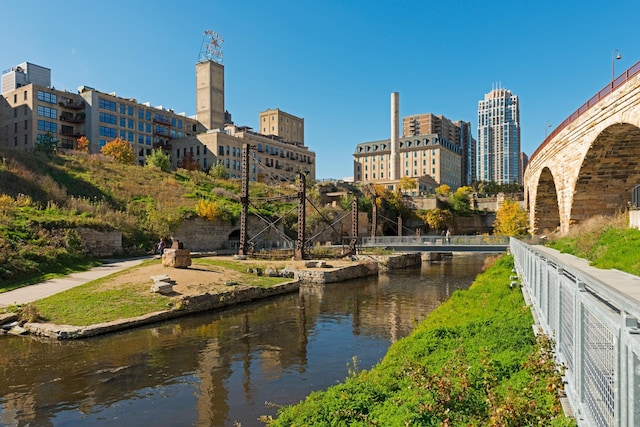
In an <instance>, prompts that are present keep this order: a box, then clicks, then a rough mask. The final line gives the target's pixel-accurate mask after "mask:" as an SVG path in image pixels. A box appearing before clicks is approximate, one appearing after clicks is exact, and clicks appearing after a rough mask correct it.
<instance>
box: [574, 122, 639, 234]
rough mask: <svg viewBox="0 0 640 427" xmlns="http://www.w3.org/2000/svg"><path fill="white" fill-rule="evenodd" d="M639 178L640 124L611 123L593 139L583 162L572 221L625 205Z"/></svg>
mask: <svg viewBox="0 0 640 427" xmlns="http://www.w3.org/2000/svg"><path fill="white" fill-rule="evenodd" d="M639 182H640V128H639V127H638V126H635V125H632V124H629V123H620V124H613V125H611V126H609V127H607V128H606V129H604V130H603V131H602V132H600V134H598V136H597V137H596V139H595V140H594V141H593V142H592V143H591V146H590V147H589V150H588V151H587V153H586V155H585V157H584V160H583V161H582V165H581V166H580V170H579V172H578V177H577V181H576V184H575V189H574V192H573V204H572V206H571V215H570V221H569V222H570V224H574V223H579V222H581V221H584V220H585V219H588V218H590V217H592V216H595V215H598V214H600V215H613V214H615V213H616V211H619V210H620V209H624V208H625V207H626V206H627V204H628V202H630V201H631V190H632V189H633V186H634V185H635V184H637V183H639Z"/></svg>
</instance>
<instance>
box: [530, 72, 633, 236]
mask: <svg viewBox="0 0 640 427" xmlns="http://www.w3.org/2000/svg"><path fill="white" fill-rule="evenodd" d="M636 184H640V62H638V63H636V64H635V65H634V66H632V67H631V68H629V69H628V70H626V71H625V72H624V73H623V74H621V75H620V76H619V77H617V78H616V79H615V80H614V81H612V82H611V83H610V84H609V85H607V87H605V88H604V89H602V90H601V91H600V92H598V93H597V94H596V95H594V96H593V97H592V98H591V99H590V100H589V101H587V102H586V103H585V104H584V105H583V106H581V107H580V108H579V109H578V110H576V111H575V112H574V113H573V114H572V115H571V116H569V117H568V118H567V119H566V120H565V121H564V122H563V123H562V124H561V125H560V126H558V127H557V128H556V129H555V130H554V131H553V132H552V133H551V134H550V135H549V136H548V137H547V138H546V139H545V140H544V142H543V143H542V144H541V145H540V147H538V149H537V150H536V151H535V152H534V153H533V155H532V156H531V158H530V160H529V164H528V166H527V169H526V171H525V174H524V191H525V203H526V206H527V208H528V210H529V221H530V229H531V230H532V231H533V232H534V233H538V234H540V233H546V232H549V231H551V232H553V231H555V230H557V229H559V230H560V231H561V232H563V233H564V232H567V231H568V230H569V226H570V225H571V224H576V223H580V222H581V221H584V220H586V219H588V218H590V217H592V216H595V215H598V214H604V215H611V214H614V213H615V212H616V211H618V210H622V209H624V208H625V207H626V206H627V205H628V204H629V203H630V201H631V193H632V189H633V187H634V186H635V185H636Z"/></svg>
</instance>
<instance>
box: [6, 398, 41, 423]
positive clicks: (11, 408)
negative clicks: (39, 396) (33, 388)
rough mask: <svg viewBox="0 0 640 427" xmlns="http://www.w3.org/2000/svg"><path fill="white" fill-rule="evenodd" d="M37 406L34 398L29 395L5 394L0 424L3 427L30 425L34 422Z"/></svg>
mask: <svg viewBox="0 0 640 427" xmlns="http://www.w3.org/2000/svg"><path fill="white" fill-rule="evenodd" d="M37 406H38V405H37V402H36V399H35V396H34V395H33V394H31V393H7V394H6V395H4V396H3V403H2V406H1V407H2V411H0V424H2V425H3V426H19V425H30V424H31V422H33V421H35V420H36V417H37V412H36V408H37ZM33 425H36V424H35V423H34V424H33Z"/></svg>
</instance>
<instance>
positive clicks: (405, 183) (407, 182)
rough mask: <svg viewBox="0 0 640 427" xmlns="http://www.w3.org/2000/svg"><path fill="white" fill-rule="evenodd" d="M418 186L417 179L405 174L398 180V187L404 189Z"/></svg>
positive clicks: (407, 189)
mask: <svg viewBox="0 0 640 427" xmlns="http://www.w3.org/2000/svg"><path fill="white" fill-rule="evenodd" d="M416 187H418V183H417V182H416V180H415V179H412V178H409V177H408V176H403V177H402V178H400V181H398V188H399V189H400V190H402V191H411V190H413V189H414V188H416Z"/></svg>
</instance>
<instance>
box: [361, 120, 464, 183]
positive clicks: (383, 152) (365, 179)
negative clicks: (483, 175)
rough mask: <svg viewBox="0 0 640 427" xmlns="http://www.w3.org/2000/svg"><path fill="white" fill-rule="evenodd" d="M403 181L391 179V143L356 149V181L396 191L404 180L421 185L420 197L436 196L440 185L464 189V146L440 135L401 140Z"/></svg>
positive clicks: (365, 145)
mask: <svg viewBox="0 0 640 427" xmlns="http://www.w3.org/2000/svg"><path fill="white" fill-rule="evenodd" d="M398 142H399V150H398V155H399V159H400V165H399V178H394V177H393V176H392V175H391V141H390V140H389V139H385V140H381V141H372V142H363V143H360V144H358V145H357V146H356V151H355V153H354V155H353V157H354V180H355V181H356V182H361V183H363V184H367V183H379V184H384V185H386V186H387V188H389V189H395V184H397V182H398V180H399V179H401V178H404V177H408V178H413V179H415V180H416V181H417V183H418V186H417V190H418V193H433V191H434V190H435V188H436V187H437V186H438V185H440V184H447V185H449V186H450V187H451V188H452V189H456V188H458V187H460V185H461V181H460V155H461V149H460V146H459V145H458V144H456V143H454V142H452V141H449V140H447V139H445V138H443V137H442V136H441V135H440V134H437V133H432V134H427V135H424V134H423V135H414V136H406V137H401V138H400V139H399V141H398Z"/></svg>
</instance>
